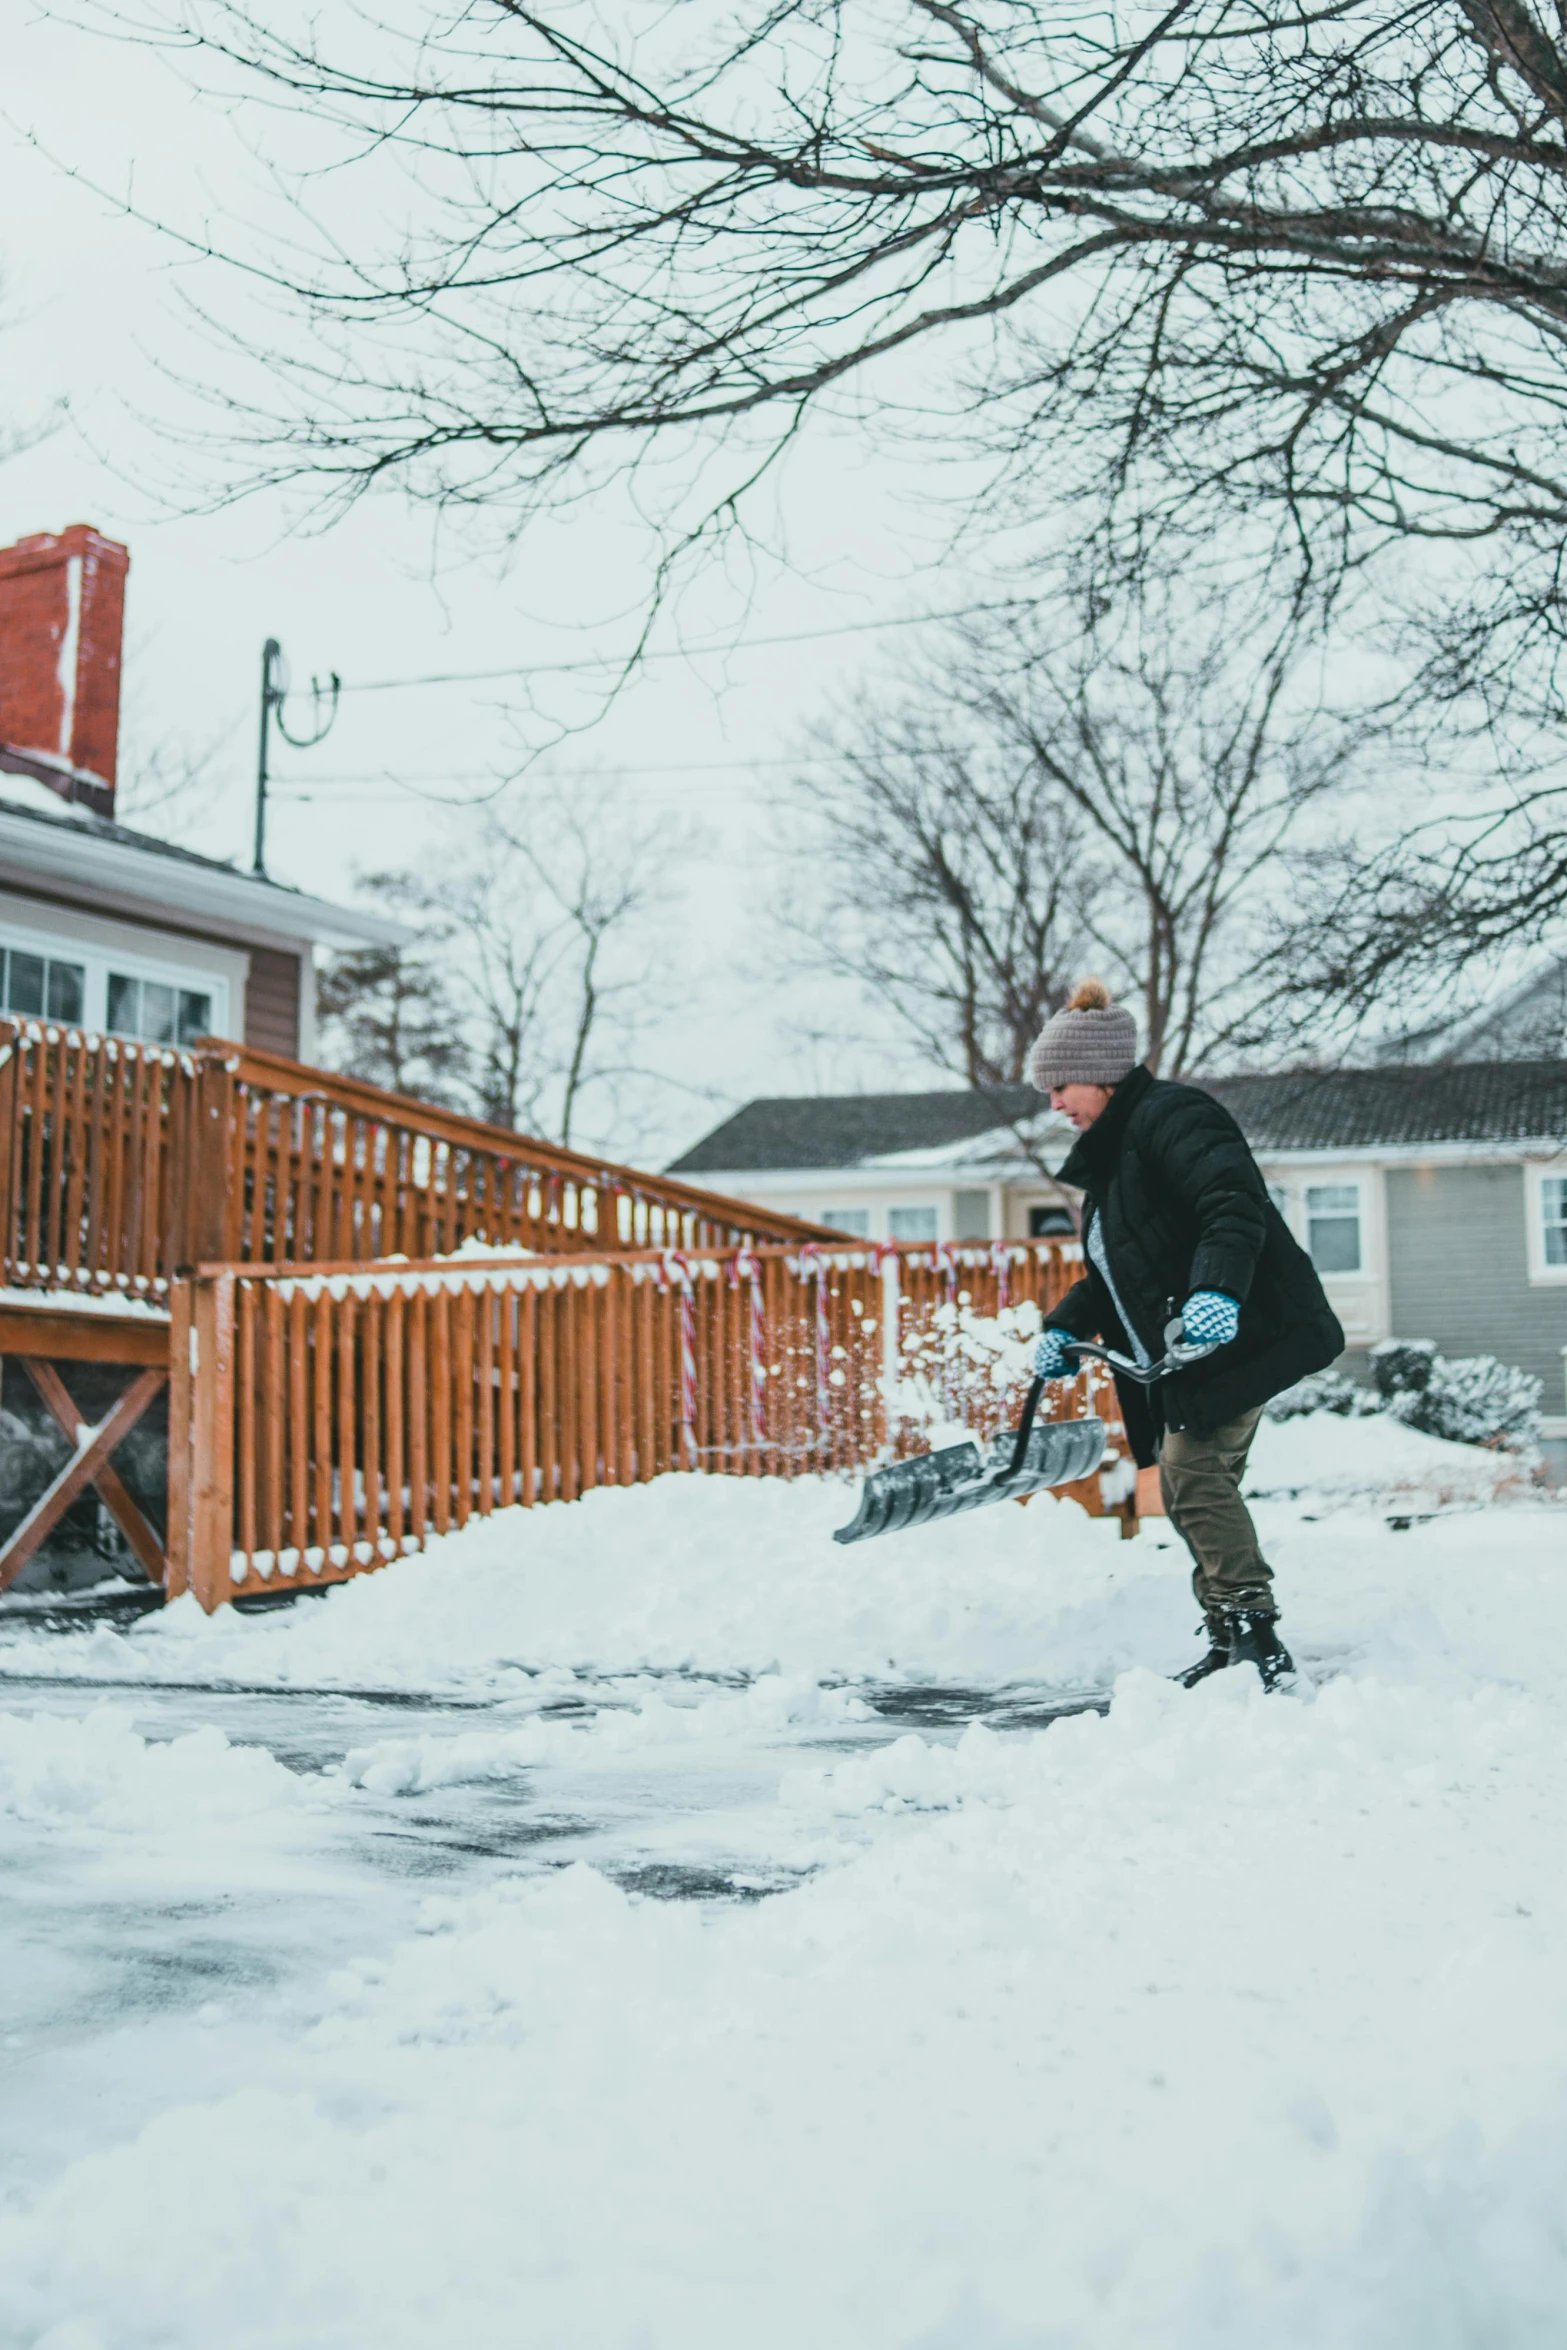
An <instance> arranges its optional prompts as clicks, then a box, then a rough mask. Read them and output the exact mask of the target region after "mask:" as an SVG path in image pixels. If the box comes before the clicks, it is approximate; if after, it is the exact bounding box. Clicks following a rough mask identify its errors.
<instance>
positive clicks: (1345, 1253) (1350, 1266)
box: [1307, 1216, 1360, 1273]
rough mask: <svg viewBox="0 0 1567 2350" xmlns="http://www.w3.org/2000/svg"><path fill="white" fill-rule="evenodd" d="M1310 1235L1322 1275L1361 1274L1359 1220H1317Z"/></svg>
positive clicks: (1313, 1258) (1313, 1256) (1310, 1227)
mask: <svg viewBox="0 0 1567 2350" xmlns="http://www.w3.org/2000/svg"><path fill="white" fill-rule="evenodd" d="M1307 1233H1308V1246H1309V1248H1310V1250H1311V1261H1312V1263H1313V1264H1314V1265H1315V1266H1316V1268H1317V1271H1318V1272H1319V1273H1358V1272H1359V1271H1360V1218H1359V1217H1358V1216H1313V1217H1311V1219H1310V1220H1309V1223H1308V1226H1307Z"/></svg>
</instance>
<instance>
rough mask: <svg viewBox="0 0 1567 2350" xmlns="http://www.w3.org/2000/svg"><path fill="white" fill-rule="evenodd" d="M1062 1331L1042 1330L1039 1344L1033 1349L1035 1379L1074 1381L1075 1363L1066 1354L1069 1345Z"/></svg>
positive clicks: (1075, 1374) (1075, 1373) (1069, 1342)
mask: <svg viewBox="0 0 1567 2350" xmlns="http://www.w3.org/2000/svg"><path fill="white" fill-rule="evenodd" d="M1071 1343H1072V1342H1071V1340H1070V1339H1069V1338H1068V1336H1067V1334H1066V1332H1065V1331H1064V1330H1042V1331H1041V1332H1040V1334H1039V1344H1038V1346H1037V1347H1035V1349H1034V1377H1035V1378H1036V1379H1075V1378H1076V1377H1077V1363H1076V1361H1075V1359H1074V1358H1073V1357H1072V1356H1071V1355H1070V1354H1068V1352H1067V1348H1068V1347H1069V1346H1070V1345H1071Z"/></svg>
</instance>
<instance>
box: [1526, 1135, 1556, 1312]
mask: <svg viewBox="0 0 1567 2350" xmlns="http://www.w3.org/2000/svg"><path fill="white" fill-rule="evenodd" d="M1564 1182H1567V1157H1563V1158H1559V1159H1546V1160H1543V1161H1542V1162H1541V1163H1540V1164H1539V1165H1538V1166H1527V1165H1526V1166H1525V1168H1524V1210H1525V1214H1524V1224H1525V1227H1526V1229H1527V1232H1528V1236H1529V1280H1530V1283H1531V1285H1532V1286H1535V1287H1539V1288H1543V1289H1560V1288H1562V1287H1564V1286H1567V1265H1552V1264H1548V1263H1547V1262H1546V1256H1545V1187H1546V1185H1547V1184H1548V1183H1564Z"/></svg>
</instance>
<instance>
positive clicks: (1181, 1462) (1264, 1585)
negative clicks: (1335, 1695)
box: [1159, 1409, 1275, 1615]
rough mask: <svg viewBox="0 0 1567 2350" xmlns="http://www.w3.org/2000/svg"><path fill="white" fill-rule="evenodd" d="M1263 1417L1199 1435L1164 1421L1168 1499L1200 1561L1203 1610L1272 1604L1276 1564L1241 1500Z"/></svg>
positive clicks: (1245, 1417)
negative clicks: (1243, 1480) (1248, 1459)
mask: <svg viewBox="0 0 1567 2350" xmlns="http://www.w3.org/2000/svg"><path fill="white" fill-rule="evenodd" d="M1261 1418H1262V1413H1261V1410H1260V1409H1259V1410H1257V1411H1255V1412H1242V1413H1241V1415H1240V1418H1239V1419H1238V1420H1226V1421H1225V1423H1224V1425H1223V1427H1222V1428H1211V1429H1209V1430H1208V1431H1207V1433H1206V1434H1204V1435H1201V1436H1199V1435H1198V1433H1197V1431H1196V1430H1195V1429H1193V1428H1167V1429H1166V1430H1165V1435H1164V1442H1163V1443H1162V1444H1161V1446H1160V1448H1159V1486H1160V1490H1161V1492H1162V1493H1163V1495H1164V1506H1165V1509H1166V1510H1167V1511H1168V1513H1169V1518H1170V1523H1171V1525H1172V1526H1173V1527H1174V1528H1175V1530H1176V1532H1177V1534H1179V1535H1180V1537H1181V1540H1182V1541H1183V1542H1184V1543H1185V1545H1186V1547H1187V1549H1188V1550H1189V1551H1190V1552H1191V1554H1192V1557H1193V1559H1194V1560H1195V1562H1196V1567H1195V1572H1194V1573H1193V1575H1192V1589H1193V1591H1195V1593H1196V1594H1197V1604H1198V1606H1199V1607H1200V1608H1201V1609H1202V1611H1203V1613H1204V1615H1223V1614H1226V1613H1234V1612H1235V1611H1236V1610H1237V1609H1240V1608H1243V1607H1262V1608H1272V1607H1273V1606H1274V1604H1275V1602H1274V1598H1273V1569H1272V1568H1271V1567H1270V1566H1269V1564H1268V1562H1267V1560H1266V1559H1265V1558H1264V1557H1263V1555H1262V1552H1261V1551H1260V1550H1259V1549H1258V1547H1257V1529H1256V1527H1255V1526H1254V1525H1253V1524H1252V1522H1251V1512H1250V1511H1249V1510H1248V1509H1247V1507H1246V1504H1245V1503H1244V1502H1243V1501H1242V1499H1241V1478H1242V1477H1243V1476H1244V1475H1245V1472H1246V1455H1247V1454H1248V1453H1249V1452H1250V1450H1251V1440H1252V1438H1253V1437H1254V1436H1255V1435H1256V1433H1257V1423H1258V1421H1259V1420H1260V1419H1261Z"/></svg>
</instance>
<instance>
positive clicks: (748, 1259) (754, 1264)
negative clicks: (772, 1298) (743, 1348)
mask: <svg viewBox="0 0 1567 2350" xmlns="http://www.w3.org/2000/svg"><path fill="white" fill-rule="evenodd" d="M730 1278H731V1280H732V1281H733V1282H734V1283H735V1284H736V1286H737V1287H738V1285H739V1283H740V1282H742V1281H749V1282H750V1284H751V1310H750V1332H749V1340H750V1357H751V1435H752V1437H753V1439H754V1440H755V1442H756V1443H758V1444H761V1443H763V1442H764V1441H765V1439H766V1436H767V1318H766V1315H765V1314H764V1312H763V1310H762V1267H761V1262H760V1260H759V1259H758V1258H756V1257H754V1256H753V1255H752V1253H751V1251H750V1250H749V1249H748V1248H743V1249H741V1251H740V1253H739V1255H738V1256H737V1257H736V1258H735V1262H734V1271H733V1273H732V1274H731V1276H730Z"/></svg>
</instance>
